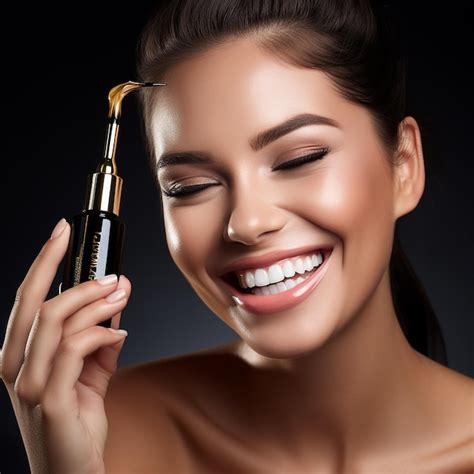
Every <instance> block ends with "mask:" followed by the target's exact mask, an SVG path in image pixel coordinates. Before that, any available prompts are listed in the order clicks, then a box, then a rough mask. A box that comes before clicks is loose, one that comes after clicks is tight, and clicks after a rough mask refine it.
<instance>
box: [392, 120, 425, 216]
mask: <svg viewBox="0 0 474 474" xmlns="http://www.w3.org/2000/svg"><path fill="white" fill-rule="evenodd" d="M398 137H399V144H398V148H397V151H396V156H395V163H396V164H395V167H394V173H393V192H394V216H395V218H396V219H398V218H399V217H401V216H404V215H405V214H408V213H410V212H411V211H412V210H413V209H415V208H416V206H417V205H418V202H419V201H420V199H421V196H422V195H423V191H424V189H425V164H424V160H423V149H422V145H421V134H420V129H419V127H418V124H417V122H416V120H415V119H414V118H413V117H405V118H404V119H403V120H402V121H401V122H400V124H399V126H398Z"/></svg>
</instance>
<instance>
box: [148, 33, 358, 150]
mask: <svg viewBox="0 0 474 474" xmlns="http://www.w3.org/2000/svg"><path fill="white" fill-rule="evenodd" d="M163 81H164V82H166V83H167V86H166V87H162V88H160V89H159V90H158V91H157V95H156V100H155V101H154V104H153V111H152V114H151V129H152V138H153V142H154V146H155V152H156V155H157V156H160V155H161V154H162V153H163V152H164V151H168V150H170V149H175V148H179V147H180V146H186V147H188V146H192V147H196V148H203V147H206V145H208V142H209V139H210V137H215V136H216V135H219V136H224V137H225V138H226V140H233V139H235V140H236V141H238V140H242V142H243V141H244V140H246V139H247V138H248V137H249V136H250V135H253V134H254V133H255V132H256V131H258V130H261V129H264V128H267V127H270V126H272V125H274V124H275V123H279V122H280V121H283V120H285V119H287V118H288V117H289V116H292V115H296V114H298V113H302V112H313V113H317V114H320V115H326V116H328V117H333V118H335V119H336V120H338V118H339V121H341V122H342V121H343V119H344V115H345V114H346V113H347V110H346V109H347V107H348V106H349V103H348V102H347V101H346V100H344V99H343V98H342V96H340V95H339V93H338V92H337V91H336V90H335V89H334V87H333V85H332V84H331V82H330V80H329V79H328V77H327V76H326V75H325V74H324V73H323V72H321V71H318V70H313V69H308V68H303V67H297V66H293V65H290V64H288V63H286V62H284V61H283V60H281V59H279V58H278V57H277V56H275V55H273V54H271V53H269V52H266V51H264V50H262V49H261V48H259V47H258V46H257V45H256V44H255V43H254V42H252V41H251V40H250V39H238V40H232V41H228V42H226V43H223V44H221V45H220V46H218V47H216V48H213V49H210V50H207V51H206V52H203V53H200V54H198V55H196V56H195V57H193V58H192V59H187V60H185V61H182V62H180V63H178V64H177V65H175V66H174V67H172V68H170V69H169V71H168V72H167V74H166V75H165V77H164V78H163Z"/></svg>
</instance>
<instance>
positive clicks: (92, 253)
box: [59, 81, 166, 327]
mask: <svg viewBox="0 0 474 474" xmlns="http://www.w3.org/2000/svg"><path fill="white" fill-rule="evenodd" d="M165 85H166V84H164V83H159V82H133V81H129V82H126V83H124V84H119V85H117V86H115V87H114V88H112V89H111V90H110V92H109V97H108V98H109V119H108V128H107V135H106V141H105V148H104V156H103V158H102V160H101V161H100V163H99V164H98V166H97V168H96V170H95V172H94V173H91V174H89V177H88V182H87V191H86V199H85V203H84V209H83V210H82V212H81V213H80V214H77V215H75V216H74V217H73V218H72V219H71V221H69V224H70V225H71V234H70V238H69V246H68V249H67V252H66V256H65V259H64V273H63V280H62V283H61V285H60V287H59V292H60V293H61V291H64V290H67V289H68V288H71V287H73V286H75V285H77V284H79V283H82V282H84V281H87V280H95V279H97V278H100V277H102V276H104V275H108V274H110V273H115V274H117V276H119V275H120V273H121V265H122V254H123V243H124V234H125V223H124V222H123V220H122V218H121V217H120V216H119V210H120V197H121V193H122V178H121V177H120V176H118V175H117V163H116V161H115V150H116V147H117V138H118V131H119V121H120V113H121V108H122V99H123V98H124V97H125V96H126V95H127V94H128V93H129V92H131V91H134V90H137V89H140V88H142V87H154V86H165ZM111 323H112V319H108V320H106V321H103V322H101V323H99V325H100V326H104V327H110V326H111Z"/></svg>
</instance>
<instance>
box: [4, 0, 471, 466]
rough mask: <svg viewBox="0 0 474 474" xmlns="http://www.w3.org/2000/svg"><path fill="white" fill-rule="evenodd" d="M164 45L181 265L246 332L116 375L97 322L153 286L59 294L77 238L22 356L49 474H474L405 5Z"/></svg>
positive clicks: (298, 9) (172, 28) (280, 16)
mask: <svg viewBox="0 0 474 474" xmlns="http://www.w3.org/2000/svg"><path fill="white" fill-rule="evenodd" d="M141 44H142V49H141V53H142V54H141V59H140V64H139V74H140V76H141V79H142V80H146V81H148V80H153V81H157V80H159V81H162V82H166V83H167V86H166V87H162V88H158V89H157V90H156V91H154V92H152V93H150V92H147V93H146V94H145V93H144V95H143V96H142V99H143V106H144V119H145V125H146V131H147V138H148V142H149V147H150V157H151V161H150V165H151V170H152V172H153V173H154V175H155V176H156V180H157V185H158V187H159V190H160V195H161V196H162V210H163V218H164V224H165V230H166V237H167V242H168V246H169V249H170V252H171V255H172V257H173V260H174V261H175V263H176V265H177V266H178V267H179V269H180V270H181V271H182V273H183V275H184V276H185V277H186V279H187V280H188V281H189V282H190V284H191V285H192V287H193V288H194V289H195V291H196V293H197V294H198V295H199V297H200V298H201V299H202V300H203V301H204V302H205V303H206V305H207V306H208V307H209V308H210V309H211V310H212V311H213V312H214V313H215V314H216V316H218V317H219V318H221V319H222V320H223V321H224V322H225V323H226V324H228V325H229V326H230V327H231V328H232V329H233V330H234V331H235V332H236V333H237V334H238V335H239V336H240V338H241V340H240V341H238V342H237V343H232V344H228V345H225V346H220V347H217V348H212V349H209V350H207V351H202V352H200V353H195V354H189V355H186V356H183V357H177V358H172V359H167V360H163V361H156V362H152V363H147V364H142V365H138V366H133V367H128V368H126V369H123V370H120V371H118V372H116V360H117V357H118V354H119V351H120V349H121V347H122V345H123V341H124V338H123V337H122V336H121V335H119V334H113V331H108V330H107V329H105V328H102V327H99V326H97V323H98V322H100V321H102V320H106V319H108V318H110V317H111V315H115V314H117V313H119V312H120V311H122V310H123V308H124V307H125V306H126V303H127V299H128V296H129V295H130V291H131V284H130V282H129V281H128V279H126V278H125V277H124V276H123V275H122V276H120V279H119V280H118V281H117V279H114V278H113V277H112V278H108V279H105V280H102V281H100V282H99V281H90V282H86V283H81V284H80V285H77V286H76V287H74V288H71V289H69V290H67V291H65V292H63V293H62V294H60V295H58V296H56V297H54V298H52V299H50V300H48V301H44V298H45V297H46V295H47V293H48V289H49V286H50V285H51V282H52V280H53V278H54V275H55V273H56V270H57V266H58V264H59V263H60V261H61V259H62V258H63V256H64V253H65V251H66V246H67V242H68V238H69V232H70V228H69V226H68V225H65V223H64V222H60V223H58V226H57V228H56V229H55V230H54V231H53V237H54V238H52V239H51V240H50V241H48V242H47V243H46V244H45V246H44V247H43V249H42V252H41V253H40V255H39V256H38V258H37V259H36V260H35V262H34V263H33V265H32V267H31V269H30V271H29V272H28V274H27V276H26V277H25V280H24V281H23V283H22V284H21V285H20V288H19V291H18V295H17V298H16V300H15V305H14V308H13V311H12V316H11V317H10V321H9V327H8V331H7V337H6V339H5V343H4V346H3V368H2V374H3V379H4V380H5V383H6V385H7V388H8V390H9V394H10V396H11V398H12V402H13V405H14V408H15V414H16V416H17V418H18V421H19V426H20V429H21V431H22V436H23V439H24V441H25V447H26V449H27V453H28V458H29V461H30V465H31V467H32V472H34V473H36V472H48V473H56V472H58V473H59V472H60V473H73V472H74V473H77V472H81V473H82V472H88V473H89V472H94V473H96V472H111V473H121V472H124V473H132V472H147V473H157V472H163V473H187V472H189V473H197V472H199V473H200V472H203V473H211V472H212V473H214V472H215V473H222V472H226V473H227V472H229V473H230V472H231V473H244V472H245V473H270V472H271V473H310V472H311V473H320V472H351V473H352V472H363V473H375V472H377V473H382V472H383V473H386V472H430V473H434V472H439V473H441V472H443V473H446V472H472V471H473V469H474V459H473V447H474V433H473V426H472V419H471V418H470V416H471V413H472V395H473V384H472V380H471V379H470V378H469V377H466V376H464V375H462V374H460V373H457V372H455V371H453V370H450V369H448V368H447V367H446V363H447V359H446V354H445V349H444V342H443V338H442V335H441V331H440V328H439V325H438V323H437V320H436V316H435V315H434V312H433V310H432V308H431V306H430V303H429V301H428V299H427V298H426V295H425V294H424V292H423V289H422V287H421V284H420V283H419V282H418V280H417V279H416V277H415V275H414V273H413V272H412V270H411V267H410V266H409V263H408V262H407V261H406V259H405V257H404V254H403V252H402V250H401V247H400V244H399V242H398V241H397V238H396V223H397V220H398V219H399V218H400V217H402V216H404V215H406V214H408V213H409V212H411V211H413V210H414V209H415V208H416V206H417V204H418V202H419V201H420V199H421V197H422V194H423V190H424V184H425V174H424V156H423V151H422V142H421V136H420V130H419V127H418V124H417V122H416V120H415V119H414V118H413V117H410V116H405V114H404V70H403V62H402V61H401V59H400V58H399V56H398V51H397V47H396V41H395V39H394V38H393V36H392V31H391V29H390V28H389V27H388V25H387V24H386V23H385V22H384V18H383V11H382V10H379V9H378V8H376V7H375V5H373V4H371V3H369V2H368V1H356V0H353V1H344V2H334V1H330V0H327V1H319V2H316V1H315V0H294V1H292V2H285V1H265V0H262V1H259V2H240V3H236V2H233V1H232V2H231V1H224V0H223V1H220V2H208V1H204V0H203V1H196V0H182V1H175V2H171V3H170V4H169V5H168V6H166V7H163V8H161V9H159V10H158V11H157V12H156V14H155V15H154V17H153V18H152V19H151V20H150V23H149V25H148V26H147V28H146V29H145V31H144V34H143V41H142V43H141ZM103 283H106V284H103ZM257 287H260V288H261V289H257ZM120 289H123V290H125V291H124V292H122V295H123V293H124V296H123V297H122V298H121V299H114V298H113V297H112V298H110V296H111V295H117V292H116V291H120ZM250 293H253V294H250ZM118 296H119V297H120V293H118ZM110 300H112V301H111V302H109V301H110ZM38 308H40V310H39V311H38V313H37V309H38ZM35 315H37V317H36V318H35ZM118 319H119V318H117V317H116V318H114V327H119V321H118ZM30 334H31V336H30ZM25 347H27V352H26V355H25V357H24V351H25ZM92 354H93V355H92ZM113 374H114V376H113V377H112V375H113ZM124 428H125V429H124Z"/></svg>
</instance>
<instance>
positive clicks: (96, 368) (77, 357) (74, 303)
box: [0, 222, 131, 474]
mask: <svg viewBox="0 0 474 474" xmlns="http://www.w3.org/2000/svg"><path fill="white" fill-rule="evenodd" d="M70 231H71V229H70V226H69V224H68V223H67V222H66V225H65V228H64V230H63V231H62V233H60V234H59V235H58V236H56V237H55V238H52V239H50V240H48V241H47V242H46V243H45V244H44V246H43V247H42V249H41V251H40V252H39V254H38V256H37V257H36V259H35V260H34V262H33V263H32V265H31V267H30V269H29V271H28V273H27V275H26V276H25V278H24V280H23V282H22V283H21V285H20V286H19V288H18V290H17V293H16V298H15V302H14V304H13V308H12V311H11V314H10V317H9V320H8V324H7V330H6V335H5V341H4V343H3V346H2V351H1V352H0V377H1V378H2V379H3V381H4V383H5V386H6V388H7V391H8V394H9V396H10V399H11V401H12V406H13V409H14V412H15V416H16V418H17V421H18V426H19V428H20V432H21V435H22V439H23V442H24V444H25V449H26V453H27V456H28V461H29V463H30V468H31V472H32V474H38V473H41V474H42V473H45V474H46V473H48V474H55V473H58V474H59V473H61V474H82V473H94V474H97V473H104V472H105V469H104V462H103V453H104V446H105V441H106V437H107V418H106V414H105V409H104V398H105V395H106V391H107V387H108V385H109V380H110V378H111V377H112V375H113V374H114V373H115V371H116V369H117V359H118V356H119V353H120V350H121V348H122V346H123V343H124V341H125V337H124V336H123V335H120V334H117V333H114V332H113V330H111V329H109V328H105V327H102V326H98V323H99V322H101V321H105V320H107V319H109V318H111V317H113V319H112V327H114V328H117V327H119V322H120V317H121V314H122V313H121V312H122V311H123V309H124V308H125V306H126V304H127V302H128V297H129V295H130V291H131V285H130V281H129V280H128V279H127V278H125V277H124V276H123V275H122V276H120V279H119V281H118V282H117V281H116V280H115V281H112V283H111V284H108V285H102V284H100V283H99V280H90V281H87V282H83V283H80V284H78V285H76V286H74V287H72V288H69V289H67V290H65V291H64V292H63V293H61V294H59V295H58V296H55V297H54V298H51V299H49V300H47V301H45V298H46V297H47V295H48V292H49V289H50V287H51V285H52V282H53V280H54V277H55V275H56V273H57V270H58V266H59V264H60V262H61V260H62V259H63V257H64V255H65V253H66V250H67V246H68V241H69V235H70ZM118 289H123V290H125V297H123V298H121V299H118V300H115V301H114V302H111V303H110V302H108V301H107V299H106V298H107V297H108V296H110V295H111V294H112V293H114V291H115V290H118Z"/></svg>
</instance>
